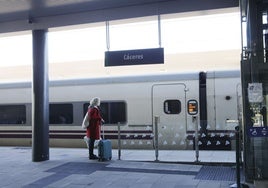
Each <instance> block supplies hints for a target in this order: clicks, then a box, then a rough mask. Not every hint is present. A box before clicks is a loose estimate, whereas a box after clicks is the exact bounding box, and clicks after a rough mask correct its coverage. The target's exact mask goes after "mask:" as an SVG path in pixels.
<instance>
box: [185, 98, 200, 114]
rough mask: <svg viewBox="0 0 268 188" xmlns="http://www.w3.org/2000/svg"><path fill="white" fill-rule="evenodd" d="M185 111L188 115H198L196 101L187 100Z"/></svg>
mask: <svg viewBox="0 0 268 188" xmlns="http://www.w3.org/2000/svg"><path fill="white" fill-rule="evenodd" d="M187 110H188V114H189V115H196V114H197V113H198V102H197V100H193V99H192V100H189V101H188V102H187Z"/></svg>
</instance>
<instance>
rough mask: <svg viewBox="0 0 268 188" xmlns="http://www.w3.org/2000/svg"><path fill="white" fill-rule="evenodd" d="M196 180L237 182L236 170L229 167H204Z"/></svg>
mask: <svg viewBox="0 0 268 188" xmlns="http://www.w3.org/2000/svg"><path fill="white" fill-rule="evenodd" d="M195 179H200V180H219V181H235V180H236V169H235V168H232V167H227V166H203V167H202V168H201V169H200V171H199V172H198V174H197V175H196V177H195Z"/></svg>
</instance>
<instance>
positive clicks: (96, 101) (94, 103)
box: [90, 97, 100, 107]
mask: <svg viewBox="0 0 268 188" xmlns="http://www.w3.org/2000/svg"><path fill="white" fill-rule="evenodd" d="M99 105H100V98H99V97H94V98H93V99H91V101H90V106H92V107H93V106H99Z"/></svg>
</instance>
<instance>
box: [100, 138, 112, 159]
mask: <svg viewBox="0 0 268 188" xmlns="http://www.w3.org/2000/svg"><path fill="white" fill-rule="evenodd" d="M98 155H99V161H106V160H111V159H112V143H111V140H100V141H99V144H98Z"/></svg>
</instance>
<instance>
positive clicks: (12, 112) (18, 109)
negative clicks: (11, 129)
mask: <svg viewBox="0 0 268 188" xmlns="http://www.w3.org/2000/svg"><path fill="white" fill-rule="evenodd" d="M25 123H26V106H25V105H0V124H25Z"/></svg>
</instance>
